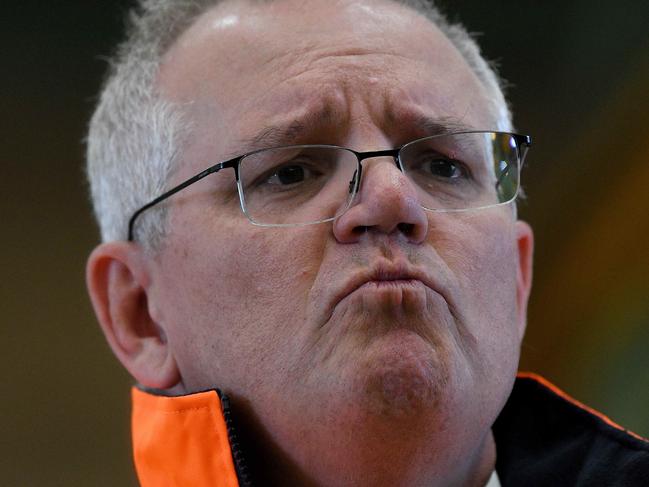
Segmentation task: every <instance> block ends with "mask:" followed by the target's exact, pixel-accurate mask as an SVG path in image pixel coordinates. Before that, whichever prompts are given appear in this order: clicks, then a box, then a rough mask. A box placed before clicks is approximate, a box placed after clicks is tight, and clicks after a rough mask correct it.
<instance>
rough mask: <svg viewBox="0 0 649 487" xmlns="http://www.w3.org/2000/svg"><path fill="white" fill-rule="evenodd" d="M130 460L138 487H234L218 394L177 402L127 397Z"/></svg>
mask: <svg viewBox="0 0 649 487" xmlns="http://www.w3.org/2000/svg"><path fill="white" fill-rule="evenodd" d="M131 397H132V400H133V412H132V416H131V422H132V424H131V426H132V437H133V455H134V457H135V468H136V470H137V475H138V478H139V480H140V485H142V487H172V486H173V487H181V486H182V487H184V486H192V487H208V486H209V487H238V485H239V482H238V481H237V476H236V473H235V469H234V463H233V461H232V451H231V450H230V443H229V441H228V433H227V428H226V426H225V421H224V419H223V412H222V409H221V400H220V399H219V396H218V395H217V393H216V391H209V392H201V393H197V394H190V395H187V396H179V397H165V396H156V395H153V394H149V393H146V392H143V391H141V390H139V389H137V388H135V387H134V388H133V389H132V391H131Z"/></svg>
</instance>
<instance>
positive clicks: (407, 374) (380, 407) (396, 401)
mask: <svg viewBox="0 0 649 487" xmlns="http://www.w3.org/2000/svg"><path fill="white" fill-rule="evenodd" d="M447 359H448V357H447V353H446V352H445V349H444V347H443V346H442V344H434V343H431V342H430V341H429V340H426V339H424V338H423V337H422V336H421V335H420V334H417V333H416V332H414V331H411V330H407V329H396V330H393V331H390V332H388V333H386V334H384V335H382V336H381V337H380V338H376V339H374V340H373V342H372V344H371V345H370V346H369V347H368V348H367V349H366V353H365V354H364V357H363V358H362V359H361V360H359V362H357V366H358V368H357V370H356V373H357V381H358V387H357V388H356V391H357V392H358V393H360V394H362V397H361V398H360V400H359V401H358V403H359V406H360V410H361V411H363V412H364V413H365V414H368V415H371V416H377V417H379V418H381V417H389V418H390V419H393V420H397V419H399V420H402V421H418V420H421V419H424V418H427V417H430V415H431V414H432V415H433V416H436V415H437V414H436V412H438V411H439V409H440V407H443V404H444V403H445V402H446V401H445V396H447V395H448V394H449V393H450V389H449V386H450V371H449V367H448V363H449V362H448V360H447ZM355 382H356V381H355Z"/></svg>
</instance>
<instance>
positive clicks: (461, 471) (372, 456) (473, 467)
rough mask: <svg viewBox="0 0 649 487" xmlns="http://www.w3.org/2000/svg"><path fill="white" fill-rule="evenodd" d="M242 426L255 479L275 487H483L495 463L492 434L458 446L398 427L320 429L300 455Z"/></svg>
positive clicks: (306, 440)
mask: <svg viewBox="0 0 649 487" xmlns="http://www.w3.org/2000/svg"><path fill="white" fill-rule="evenodd" d="M240 426H241V427H240V429H241V437H242V445H243V449H244V453H245V455H246V459H247V462H248V464H249V467H250V469H251V471H252V472H253V473H254V477H253V478H254V479H256V481H257V482H259V481H260V480H261V479H263V484H264V485H270V486H283V485H292V486H293V485H294V486H297V487H311V486H314V487H315V486H318V487H325V486H345V485H354V486H365V485H367V486H370V485H371V486H393V485H409V486H421V487H424V486H426V487H435V486H439V487H442V486H443V487H450V486H453V487H483V486H484V485H486V483H487V481H488V480H489V477H490V475H491V473H492V472H493V469H494V466H495V461H496V448H495V442H494V439H493V435H492V433H491V430H488V431H487V433H486V434H484V435H483V437H482V438H479V439H478V441H475V440H474V442H473V444H460V445H457V440H455V441H450V438H444V437H445V436H446V434H444V432H439V433H440V434H438V435H432V436H431V435H430V431H424V430H425V429H426V428H424V430H422V429H421V428H413V427H412V426H411V427H410V428H409V429H403V427H404V426H405V425H398V424H393V425H391V426H390V431H389V432H386V431H380V430H379V431H377V429H374V430H373V431H372V432H370V431H369V429H370V428H367V427H365V428H358V425H355V426H356V427H354V425H352V426H351V427H348V428H345V429H341V428H340V427H339V428H335V427H333V426H332V425H331V424H329V425H328V428H326V429H327V430H328V434H327V432H325V431H323V430H320V429H319V428H317V427H314V430H320V431H317V432H316V431H304V432H302V437H303V440H302V441H301V442H299V444H300V449H299V451H298V452H297V453H295V452H294V451H293V450H292V449H291V448H283V447H282V446H281V445H280V444H279V443H278V442H277V441H273V439H272V438H271V435H270V434H269V433H268V432H265V431H264V430H261V429H260V428H258V427H257V425H255V426H254V427H252V428H251V427H250V426H251V424H250V423H249V422H243V423H241V424H240ZM363 430H365V431H363ZM404 431H405V432H406V434H404V435H400V434H399V433H400V432H404ZM313 433H315V434H313ZM332 433H333V434H332ZM442 438H444V439H443V440H442ZM440 440H442V441H440ZM449 445H453V446H452V447H450V446H449Z"/></svg>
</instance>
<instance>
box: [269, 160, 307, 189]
mask: <svg viewBox="0 0 649 487" xmlns="http://www.w3.org/2000/svg"><path fill="white" fill-rule="evenodd" d="M309 173H310V171H309V170H308V169H307V168H305V167H304V166H299V165H297V164H293V165H290V166H283V167H280V168H279V169H278V170H277V171H275V173H274V174H273V175H271V176H270V177H269V178H268V179H267V180H266V183H268V184H273V185H282V186H285V185H289V184H297V183H301V182H302V181H304V180H305V179H306V178H307V177H308V176H309Z"/></svg>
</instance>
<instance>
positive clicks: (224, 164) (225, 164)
mask: <svg viewBox="0 0 649 487" xmlns="http://www.w3.org/2000/svg"><path fill="white" fill-rule="evenodd" d="M225 167H233V164H231V161H227V162H221V163H219V164H216V165H214V166H212V167H209V168H207V169H205V170H204V171H203V172H201V173H198V174H197V175H196V176H192V177H191V178H189V179H188V180H187V181H184V182H182V183H180V184H179V185H178V186H175V187H173V188H171V189H170V190H169V191H167V192H165V193H163V194H161V195H160V196H158V197H157V198H155V199H154V200H151V201H149V202H148V203H147V204H146V205H144V206H143V207H141V208H140V209H139V210H137V211H136V212H135V213H133V216H131V218H130V219H129V221H128V241H129V242H133V240H134V238H133V228H134V226H135V220H137V218H138V217H139V216H140V215H141V214H142V213H144V212H145V211H146V210H148V209H149V208H151V207H152V206H155V205H157V204H158V203H160V202H161V201H164V200H166V199H167V198H169V197H170V196H173V195H174V194H176V193H177V192H178V191H181V190H183V189H185V188H186V187H187V186H190V185H192V184H194V183H195V182H196V181H199V180H201V179H203V178H204V177H206V176H209V175H210V174H212V173H216V172H219V171H220V170H221V169H223V168H225Z"/></svg>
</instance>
